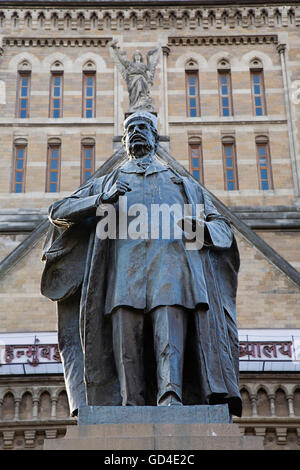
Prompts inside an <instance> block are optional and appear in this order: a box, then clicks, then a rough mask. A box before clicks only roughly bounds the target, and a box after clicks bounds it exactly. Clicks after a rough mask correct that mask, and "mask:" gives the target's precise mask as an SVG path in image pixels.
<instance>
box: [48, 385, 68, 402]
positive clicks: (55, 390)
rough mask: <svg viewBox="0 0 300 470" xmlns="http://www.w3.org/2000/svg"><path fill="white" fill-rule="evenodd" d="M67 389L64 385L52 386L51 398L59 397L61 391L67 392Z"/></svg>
mask: <svg viewBox="0 0 300 470" xmlns="http://www.w3.org/2000/svg"><path fill="white" fill-rule="evenodd" d="M65 391H66V389H65V387H64V386H61V387H54V388H52V390H51V398H52V399H56V400H57V399H58V396H59V395H60V393H61V392H65Z"/></svg>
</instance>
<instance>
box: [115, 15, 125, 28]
mask: <svg viewBox="0 0 300 470" xmlns="http://www.w3.org/2000/svg"><path fill="white" fill-rule="evenodd" d="M116 22H117V28H119V29H123V28H124V24H125V16H124V13H123V12H122V11H118V13H117V15H116Z"/></svg>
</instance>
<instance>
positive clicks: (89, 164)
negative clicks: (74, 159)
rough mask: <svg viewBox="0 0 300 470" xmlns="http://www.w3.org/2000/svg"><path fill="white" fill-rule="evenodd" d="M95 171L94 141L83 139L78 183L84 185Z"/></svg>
mask: <svg viewBox="0 0 300 470" xmlns="http://www.w3.org/2000/svg"><path fill="white" fill-rule="evenodd" d="M94 171H95V140H94V139H92V138H85V139H83V140H82V142H81V174H80V182H81V183H85V181H87V180H88V179H89V178H90V177H91V176H92V174H93V173H94Z"/></svg>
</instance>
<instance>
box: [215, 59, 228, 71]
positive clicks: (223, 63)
mask: <svg viewBox="0 0 300 470" xmlns="http://www.w3.org/2000/svg"><path fill="white" fill-rule="evenodd" d="M230 68H231V65H230V60H229V59H228V58H227V57H222V59H219V60H218V63H217V69H218V70H230Z"/></svg>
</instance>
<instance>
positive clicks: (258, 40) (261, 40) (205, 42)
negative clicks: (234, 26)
mask: <svg viewBox="0 0 300 470" xmlns="http://www.w3.org/2000/svg"><path fill="white" fill-rule="evenodd" d="M277 43H278V36H277V34H260V35H257V34H255V35H254V34H253V35H247V36H245V35H239V36H236V35H234V36H228V35H226V36H218V35H216V36H170V37H169V38H168V46H188V47H190V46H220V45H221V46H224V45H225V46H226V45H230V46H233V45H240V46H244V45H249V44H251V45H256V44H277Z"/></svg>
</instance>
